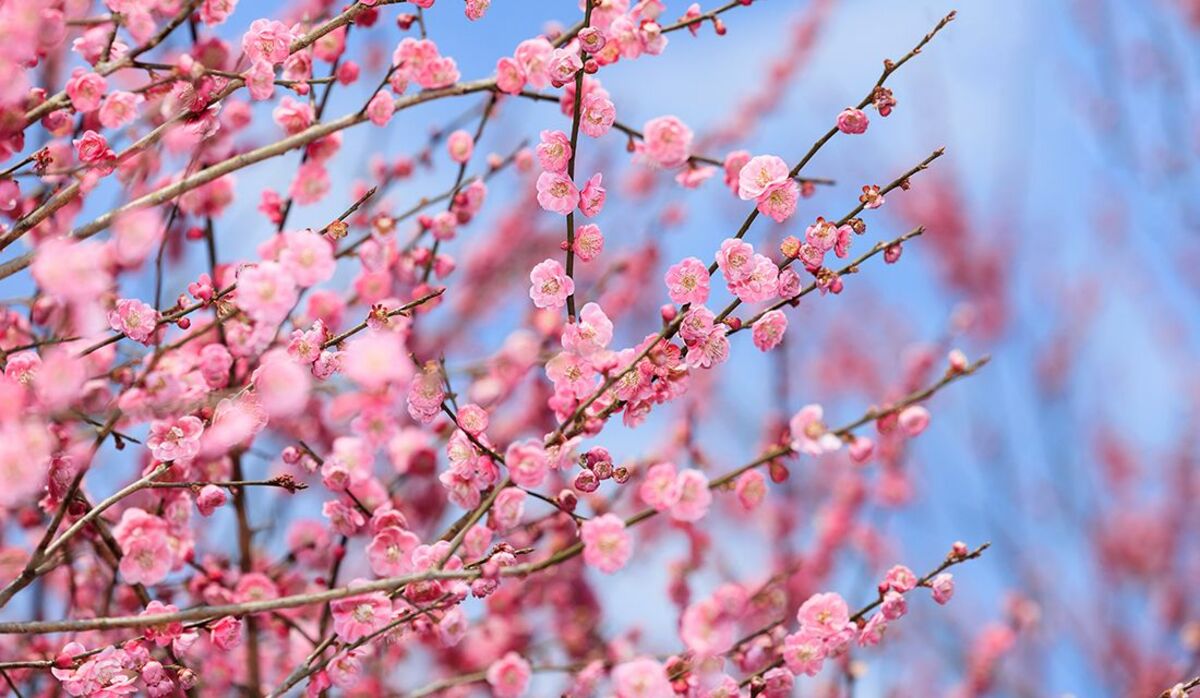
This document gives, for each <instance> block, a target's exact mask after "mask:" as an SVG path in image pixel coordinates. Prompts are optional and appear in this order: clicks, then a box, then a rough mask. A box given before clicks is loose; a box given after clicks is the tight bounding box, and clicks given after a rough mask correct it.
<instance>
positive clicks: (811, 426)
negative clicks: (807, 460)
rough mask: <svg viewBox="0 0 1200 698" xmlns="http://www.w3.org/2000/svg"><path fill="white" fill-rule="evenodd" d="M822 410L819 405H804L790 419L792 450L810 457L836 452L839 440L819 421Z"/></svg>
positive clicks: (839, 443)
mask: <svg viewBox="0 0 1200 698" xmlns="http://www.w3.org/2000/svg"><path fill="white" fill-rule="evenodd" d="M822 417H824V410H823V409H822V408H821V406H820V405H805V406H804V407H802V408H800V411H799V412H797V413H796V414H795V416H793V417H792V419H791V421H790V422H789V423H788V427H789V429H790V431H791V435H792V444H791V446H792V449H793V450H795V451H798V452H800V453H806V454H808V455H810V456H819V455H821V454H822V453H828V452H829V451H836V450H837V449H838V448H840V447H841V443H842V442H841V440H840V439H839V438H838V437H837V436H836V435H835V434H833V433H831V432H830V431H829V428H828V427H826V426H825V423H824V422H822V421H821V419H822Z"/></svg>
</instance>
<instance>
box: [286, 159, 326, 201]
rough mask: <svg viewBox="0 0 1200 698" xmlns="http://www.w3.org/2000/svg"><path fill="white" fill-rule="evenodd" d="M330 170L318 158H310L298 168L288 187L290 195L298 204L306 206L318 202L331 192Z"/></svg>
mask: <svg viewBox="0 0 1200 698" xmlns="http://www.w3.org/2000/svg"><path fill="white" fill-rule="evenodd" d="M329 187H330V182H329V171H328V170H327V169H325V164H324V163H322V162H320V161H318V160H311V159H310V160H309V161H308V162H306V163H304V164H303V165H301V166H300V169H298V170H296V176H295V177H294V178H292V183H291V185H290V186H289V187H288V196H290V197H292V198H293V199H294V200H295V201H296V203H297V204H299V205H301V206H305V205H308V204H312V203H316V202H318V201H320V200H321V199H323V198H325V195H326V194H328V193H329Z"/></svg>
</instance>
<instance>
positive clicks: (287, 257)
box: [279, 230, 337, 288]
mask: <svg viewBox="0 0 1200 698" xmlns="http://www.w3.org/2000/svg"><path fill="white" fill-rule="evenodd" d="M279 263H280V264H281V265H283V268H284V270H285V271H286V272H287V273H288V274H289V275H290V276H291V277H292V281H294V282H295V283H296V285H297V286H300V287H301V288H307V287H309V286H315V285H317V284H319V283H324V282H326V281H328V280H330V279H331V278H333V273H334V271H335V270H336V268H337V262H336V260H334V258H333V248H332V247H331V246H330V244H329V241H328V240H327V239H326V238H324V237H322V236H320V235H317V234H316V233H314V232H313V231H311V230H297V231H290V232H287V233H284V234H283V249H281V250H280V251H279Z"/></svg>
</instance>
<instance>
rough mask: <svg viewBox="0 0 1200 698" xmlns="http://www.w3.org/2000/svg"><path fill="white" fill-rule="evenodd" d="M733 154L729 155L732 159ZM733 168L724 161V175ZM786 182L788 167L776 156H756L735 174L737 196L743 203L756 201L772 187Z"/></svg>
mask: <svg viewBox="0 0 1200 698" xmlns="http://www.w3.org/2000/svg"><path fill="white" fill-rule="evenodd" d="M734 155H735V153H730V155H729V157H730V158H732V157H733V156H734ZM732 166H733V164H732V163H731V161H730V160H729V159H726V161H725V168H726V173H727V174H728V172H729V169H730V168H731V167H732ZM786 181H788V166H787V163H785V162H784V161H783V158H780V157H778V156H776V155H756V156H754V157H752V158H750V159H749V160H748V161H746V162H745V163H744V165H743V166H742V167H741V169H740V170H738V174H737V195H738V198H739V199H742V200H743V201H749V200H751V199H757V198H759V197H760V196H762V195H763V194H764V193H765V192H766V191H767V190H768V189H770V188H771V187H772V186H773V185H776V184H780V183H782V182H786Z"/></svg>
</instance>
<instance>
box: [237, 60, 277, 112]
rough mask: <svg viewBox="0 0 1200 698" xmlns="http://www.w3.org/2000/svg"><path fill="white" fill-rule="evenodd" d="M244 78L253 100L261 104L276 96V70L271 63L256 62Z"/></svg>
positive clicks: (245, 73)
mask: <svg viewBox="0 0 1200 698" xmlns="http://www.w3.org/2000/svg"><path fill="white" fill-rule="evenodd" d="M242 77H243V78H244V79H245V80H246V89H248V90H249V91H250V98H251V99H253V100H255V101H259V102H261V101H263V100H267V99H270V98H271V97H273V96H275V68H273V67H272V66H271V62H270V61H254V62H253V63H251V64H250V68H249V69H248V70H247V71H246V72H244V73H242Z"/></svg>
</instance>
